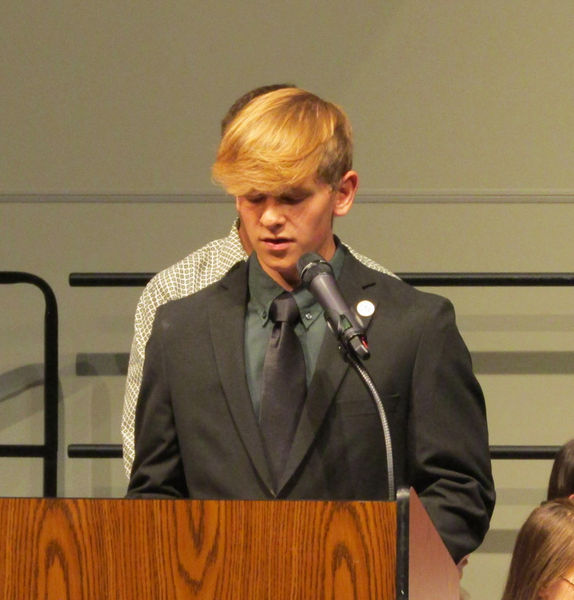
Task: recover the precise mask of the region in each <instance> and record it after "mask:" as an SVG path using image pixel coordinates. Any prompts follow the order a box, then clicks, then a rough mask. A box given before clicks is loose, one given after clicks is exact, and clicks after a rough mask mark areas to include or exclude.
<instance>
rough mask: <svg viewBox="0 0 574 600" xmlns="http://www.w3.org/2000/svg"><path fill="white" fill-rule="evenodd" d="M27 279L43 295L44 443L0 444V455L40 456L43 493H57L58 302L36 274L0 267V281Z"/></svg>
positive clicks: (13, 281) (3, 282)
mask: <svg viewBox="0 0 574 600" xmlns="http://www.w3.org/2000/svg"><path fill="white" fill-rule="evenodd" d="M13 283H28V284H31V285H34V286H36V287H37V288H39V289H40V290H41V292H42V294H43V295H44V302H45V311H44V443H43V444H2V445H0V457H18V458H22V457H27V458H42V459H43V494H44V496H45V497H55V496H57V495H58V303H57V301H56V296H55V294H54V292H53V291H52V288H51V287H50V286H49V285H48V284H47V283H46V281H44V280H43V279H41V278H40V277H38V276H36V275H32V274H30V273H23V272H21V271H0V284H13Z"/></svg>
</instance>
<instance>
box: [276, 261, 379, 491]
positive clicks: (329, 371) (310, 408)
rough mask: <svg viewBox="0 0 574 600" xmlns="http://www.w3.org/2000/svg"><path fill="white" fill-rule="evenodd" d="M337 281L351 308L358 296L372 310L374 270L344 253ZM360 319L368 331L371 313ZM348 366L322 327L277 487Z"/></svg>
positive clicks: (291, 468) (308, 439)
mask: <svg viewBox="0 0 574 600" xmlns="http://www.w3.org/2000/svg"><path fill="white" fill-rule="evenodd" d="M338 284H339V289H340V290H341V294H342V295H343V297H344V298H345V300H346V301H347V303H348V305H349V306H350V308H351V309H353V310H354V309H355V308H356V305H357V303H358V302H360V301H362V300H370V301H371V302H372V303H373V305H374V307H375V312H376V308H377V306H376V300H375V298H374V297H375V295H374V294H373V293H369V288H371V287H373V286H374V285H376V273H375V272H374V271H372V270H370V269H367V268H366V267H363V266H362V265H361V264H360V263H359V262H358V261H357V260H356V259H355V258H353V257H352V256H351V255H349V254H347V256H346V257H345V263H344V265H343V269H342V271H341V276H340V277H339V280H338ZM361 319H362V321H363V324H364V325H365V328H367V331H368V327H369V324H370V321H371V317H368V318H365V317H361ZM349 368H350V366H349V364H348V363H347V362H346V361H345V359H344V358H343V355H342V354H341V351H340V350H339V348H338V343H337V340H336V339H335V336H334V335H333V334H332V333H331V332H330V331H328V330H327V331H325V338H324V339H323V343H322V345H321V350H320V352H319V357H318V359H317V365H316V367H315V373H314V374H313V378H312V380H311V384H310V386H309V390H308V393H307V398H306V401H305V405H304V407H303V411H302V414H301V419H300V421H299V426H298V428H297V431H296V433H295V439H294V440H293V446H292V448H291V453H290V454H289V458H288V460H287V465H286V467H285V472H284V474H283V477H282V478H281V481H280V485H279V491H281V488H283V487H284V486H285V485H286V484H287V482H288V481H289V479H290V478H291V477H292V476H293V474H294V473H295V471H296V470H297V468H298V466H299V465H300V463H301V461H302V460H303V459H304V458H305V455H306V454H307V452H308V450H309V448H310V446H311V444H312V443H313V441H314V440H315V438H316V436H317V434H318V432H319V429H320V427H321V425H322V423H323V421H324V419H325V415H326V414H327V411H328V410H329V407H330V406H331V403H332V402H333V400H334V398H335V396H336V394H337V392H338V390H339V388H340V386H341V383H342V382H343V378H344V377H345V375H346V373H347V371H348V370H349Z"/></svg>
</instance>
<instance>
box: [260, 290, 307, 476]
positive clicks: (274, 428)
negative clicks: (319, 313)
mask: <svg viewBox="0 0 574 600" xmlns="http://www.w3.org/2000/svg"><path fill="white" fill-rule="evenodd" d="M269 317H270V319H271V320H272V321H273V322H274V326H273V331H272V332H271V338H270V339H269V344H268V346H267V351H266V353H265V362H264V363H263V378H262V387H261V418H260V425H261V431H262V433H263V438H264V440H265V445H266V447H267V451H268V455H269V460H270V463H271V467H272V470H273V475H274V478H275V484H277V483H278V482H279V478H280V477H281V475H282V473H283V469H284V467H285V462H286V460H287V457H288V456H289V451H290V449H291V444H292V443H293V437H294V435H295V430H296V428H297V424H298V422H299V417H300V416H301V409H302V408H303V402H304V401H305V394H306V392H307V382H306V376H305V358H304V356H303V349H302V348H301V344H300V342H299V338H298V337H297V334H296V333H295V330H294V327H295V323H296V322H297V321H298V319H299V309H298V308H297V303H296V302H295V299H294V298H293V296H292V295H291V294H290V293H289V292H284V293H283V294H281V295H280V296H278V297H277V298H275V300H274V301H273V303H272V304H271V309H270V311H269Z"/></svg>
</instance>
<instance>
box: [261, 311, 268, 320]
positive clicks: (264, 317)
mask: <svg viewBox="0 0 574 600" xmlns="http://www.w3.org/2000/svg"><path fill="white" fill-rule="evenodd" d="M261 318H262V319H266V318H267V312H266V311H264V310H262V311H261Z"/></svg>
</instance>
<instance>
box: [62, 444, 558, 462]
mask: <svg viewBox="0 0 574 600" xmlns="http://www.w3.org/2000/svg"><path fill="white" fill-rule="evenodd" d="M559 450H560V446H490V457H491V458H492V459H498V460H515V459H522V460H553V459H554V457H555V456H556V454H558V451H559ZM122 456H123V453H122V446H121V444H70V445H69V446H68V457H69V458H121V457H122Z"/></svg>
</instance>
